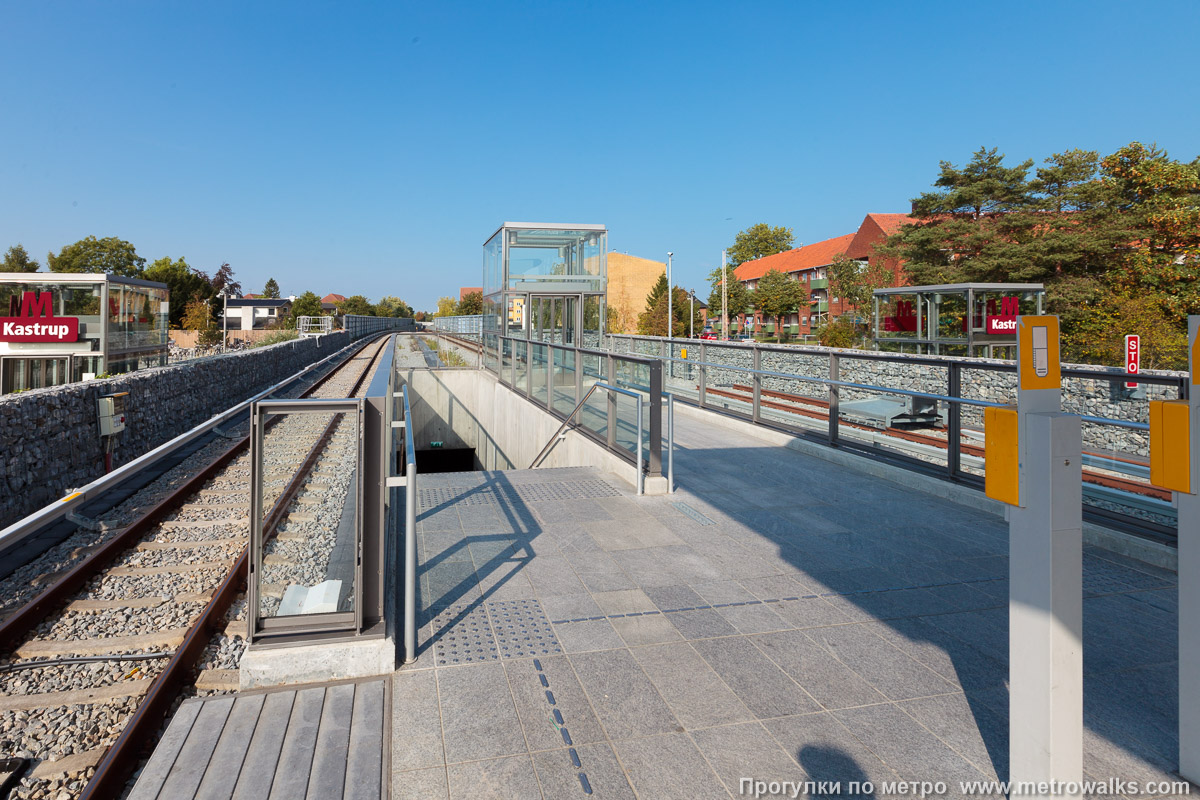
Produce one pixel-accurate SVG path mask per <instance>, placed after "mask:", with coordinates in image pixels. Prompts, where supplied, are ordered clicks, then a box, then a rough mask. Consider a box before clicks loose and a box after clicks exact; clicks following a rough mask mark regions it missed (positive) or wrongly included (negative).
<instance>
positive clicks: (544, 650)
mask: <svg viewBox="0 0 1200 800" xmlns="http://www.w3.org/2000/svg"><path fill="white" fill-rule="evenodd" d="M485 605H486V606H487V610H488V616H489V617H491V619H492V630H493V631H494V632H495V634H496V643H497V644H498V645H499V646H500V657H501V658H523V657H528V656H549V655H554V654H556V653H561V652H562V647H561V646H560V645H559V643H558V638H557V637H556V636H555V635H554V629H553V628H551V627H550V620H549V619H547V618H546V613H545V612H544V611H542V606H541V603H539V602H538V601H537V600H498V601H496V602H494V603H486V604H485Z"/></svg>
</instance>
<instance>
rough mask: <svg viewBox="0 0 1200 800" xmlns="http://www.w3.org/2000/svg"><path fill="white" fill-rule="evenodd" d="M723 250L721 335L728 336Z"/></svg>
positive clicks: (727, 300)
mask: <svg viewBox="0 0 1200 800" xmlns="http://www.w3.org/2000/svg"><path fill="white" fill-rule="evenodd" d="M725 272H726V269H725V251H724V250H722V251H721V336H722V337H723V338H725V339H728V338H729V287H728V286H727V285H726V276H725Z"/></svg>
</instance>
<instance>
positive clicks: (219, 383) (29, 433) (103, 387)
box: [0, 333, 350, 528]
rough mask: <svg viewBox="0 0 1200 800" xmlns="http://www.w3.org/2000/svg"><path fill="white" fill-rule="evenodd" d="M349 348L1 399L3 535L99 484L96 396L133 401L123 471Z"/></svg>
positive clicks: (144, 373) (306, 350)
mask: <svg viewBox="0 0 1200 800" xmlns="http://www.w3.org/2000/svg"><path fill="white" fill-rule="evenodd" d="M349 343H350V337H349V335H348V334H346V333H335V334H330V335H328V336H322V337H318V338H313V339H298V340H295V341H291V342H282V343H280V344H277V345H272V346H270V347H262V348H257V349H254V350H246V351H243V352H239V353H229V354H227V355H221V356H213V357H211V358H204V359H197V360H194V361H187V362H183V363H180V364H173V365H170V366H166V367H156V368H154V369H145V370H139V371H137V372H131V373H129V374H126V375H119V376H117V377H115V378H107V379H104V380H94V381H87V382H85V383H70V384H66V385H64V386H54V387H50V388H47V389H36V390H33V391H29V392H21V393H18V394H8V395H2V396H0V528H4V527H6V526H8V525H11V524H12V523H14V522H16V521H17V520H19V519H21V518H22V517H24V516H26V515H28V514H31V513H33V512H34V511H36V510H38V509H39V508H41V507H42V506H44V505H46V504H48V503H50V502H51V501H53V500H56V499H58V498H60V497H63V496H64V495H66V494H68V493H69V492H70V490H72V489H74V488H78V487H80V486H83V485H85V484H87V483H90V482H91V481H93V480H95V479H96V478H99V477H100V476H101V475H103V474H104V451H103V448H102V447H101V442H100V431H99V426H98V422H97V418H96V412H97V398H99V397H100V396H101V395H106V394H113V393H115V392H129V397H128V398H127V401H128V402H127V413H126V427H125V432H124V433H123V434H121V436H120V438H119V442H118V445H117V447H116V448H115V450H114V452H113V464H114V466H120V465H121V464H125V463H128V462H129V461H131V460H133V459H134V458H137V457H138V456H140V455H141V454H143V453H145V452H147V451H149V450H152V449H153V448H155V447H157V446H158V445H160V444H162V443H163V442H166V441H168V440H170V439H172V438H174V437H176V436H178V435H179V434H181V433H183V432H184V431H186V430H188V429H189V428H192V427H194V426H196V425H198V424H200V423H201V422H203V421H204V420H206V419H209V418H210V417H212V416H214V415H216V414H217V413H219V412H221V411H223V410H225V409H227V408H229V407H231V406H234V405H237V404H238V403H240V402H241V401H243V400H245V399H246V398H248V397H251V396H252V395H254V394H256V393H257V392H260V391H262V390H263V389H266V388H268V387H269V386H271V385H272V384H275V383H278V382H279V381H281V380H283V379H284V378H286V377H288V376H289V375H292V374H294V373H296V372H298V371H299V370H301V369H303V368H304V367H305V366H307V365H308V364H311V363H313V362H315V361H319V360H320V359H322V358H325V357H326V356H329V355H332V354H333V353H334V352H336V351H337V350H339V349H340V348H342V347H345V346H346V345H348V344H349Z"/></svg>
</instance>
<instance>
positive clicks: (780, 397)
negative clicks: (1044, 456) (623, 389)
mask: <svg viewBox="0 0 1200 800" xmlns="http://www.w3.org/2000/svg"><path fill="white" fill-rule="evenodd" d="M697 388H698V387H697ZM705 391H706V393H708V394H711V395H715V396H717V397H725V398H728V399H731V400H738V401H741V402H743V403H750V402H751V401H752V398H753V393H754V390H753V388H752V387H750V386H746V385H744V384H733V385H732V386H730V387H729V388H727V389H715V388H712V387H708V388H706V390H705ZM760 395H761V399H760V400H759V402H760V403H761V405H762V406H763V407H764V408H770V409H773V410H775V411H783V412H786V413H788V414H793V415H796V416H801V417H806V418H808V419H813V420H820V421H822V422H824V423H826V424H828V421H829V403H828V402H827V401H825V400H820V399H817V398H813V397H804V396H803V395H797V394H789V393H787V392H778V391H773V390H767V389H763V390H761V392H760ZM839 424H840V425H842V426H844V427H847V428H853V429H855V430H861V431H869V432H872V433H877V434H882V435H884V436H888V437H891V438H894V439H902V440H904V441H908V442H913V443H915V444H922V445H926V446H929V447H933V448H936V449H939V450H946V449H947V448H948V443H947V441H946V439H945V437H941V436H935V435H931V434H928V433H917V432H916V431H906V430H899V429H897V428H873V427H871V426H869V425H862V424H859V423H857V422H849V421H846V420H842V421H841V422H840V423H839ZM961 450H962V452H963V453H965V454H967V455H971V456H976V457H978V458H983V455H984V451H983V446H982V445H977V444H971V443H969V442H963V443H962V445H961ZM1083 455H1084V456H1091V457H1093V458H1095V459H1097V460H1101V459H1104V460H1110V461H1118V462H1123V463H1127V464H1132V465H1137V466H1146V465H1145V464H1144V463H1143V462H1139V461H1136V460H1134V459H1132V458H1129V457H1113V456H1110V455H1106V454H1101V453H1093V452H1088V451H1084V453H1083ZM1083 481H1084V483H1091V484H1094V485H1096V486H1104V487H1106V488H1109V489H1116V490H1118V491H1122V492H1128V493H1130V494H1134V495H1139V496H1141V497H1152V498H1155V499H1158V500H1165V501H1167V502H1170V500H1171V493H1170V492H1169V491H1167V490H1165V489H1160V488H1159V487H1157V486H1151V485H1149V484H1147V483H1144V482H1142V481H1137V480H1133V479H1131V478H1126V477H1122V476H1120V475H1114V474H1110V473H1108V472H1100V471H1098V470H1095V469H1088V468H1084V470H1083Z"/></svg>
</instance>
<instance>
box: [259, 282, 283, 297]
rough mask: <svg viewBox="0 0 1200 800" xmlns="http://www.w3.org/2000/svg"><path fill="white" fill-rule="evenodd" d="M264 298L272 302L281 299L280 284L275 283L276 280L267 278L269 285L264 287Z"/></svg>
mask: <svg viewBox="0 0 1200 800" xmlns="http://www.w3.org/2000/svg"><path fill="white" fill-rule="evenodd" d="M262 296H263V297H266V298H268V299H270V300H278V299H279V284H278V283H276V282H275V279H274V278H267V284H266V286H264V287H263V293H262Z"/></svg>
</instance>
